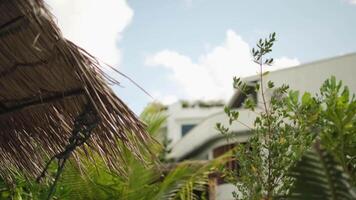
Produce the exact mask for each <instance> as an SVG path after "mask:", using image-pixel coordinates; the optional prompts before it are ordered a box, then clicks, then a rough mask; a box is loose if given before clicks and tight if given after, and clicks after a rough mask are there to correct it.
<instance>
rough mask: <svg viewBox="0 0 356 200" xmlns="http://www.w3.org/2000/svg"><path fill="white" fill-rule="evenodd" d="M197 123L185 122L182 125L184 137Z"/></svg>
mask: <svg viewBox="0 0 356 200" xmlns="http://www.w3.org/2000/svg"><path fill="white" fill-rule="evenodd" d="M194 126H195V124H183V125H182V137H183V136H185V135H186V134H187V133H188V132H189V131H190V130H192V128H194Z"/></svg>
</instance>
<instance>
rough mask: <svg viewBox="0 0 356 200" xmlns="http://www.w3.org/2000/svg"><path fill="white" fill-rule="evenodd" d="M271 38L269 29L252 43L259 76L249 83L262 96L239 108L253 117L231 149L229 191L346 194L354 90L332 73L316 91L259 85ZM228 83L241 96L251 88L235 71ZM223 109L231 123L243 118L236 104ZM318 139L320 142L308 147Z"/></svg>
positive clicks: (355, 163)
mask: <svg viewBox="0 0 356 200" xmlns="http://www.w3.org/2000/svg"><path fill="white" fill-rule="evenodd" d="M274 42H275V34H274V33H273V34H270V36H269V37H268V38H266V39H264V40H262V39H260V40H259V42H258V43H257V48H256V49H255V48H253V49H252V55H253V58H254V62H255V63H257V64H259V65H260V72H259V77H260V80H259V83H257V84H256V85H255V86H254V87H253V89H254V91H255V92H256V93H257V92H259V94H260V97H261V102H257V104H254V102H252V101H251V99H247V100H245V102H244V105H245V106H244V108H245V109H248V110H250V111H251V112H255V113H256V114H257V117H256V119H255V121H254V126H253V127H249V128H250V130H251V133H252V136H251V137H250V139H249V140H248V142H247V144H244V145H239V146H238V148H237V149H236V152H235V158H236V160H237V161H238V163H239V171H238V172H235V173H230V174H229V175H230V180H232V182H233V183H234V184H235V185H236V187H237V192H235V193H234V197H235V198H236V199H248V200H251V199H256V200H260V199H268V200H269V199H279V198H281V197H286V196H288V195H289V194H291V193H292V196H290V198H292V197H293V198H296V199H318V198H319V197H320V199H338V198H339V197H340V195H341V193H342V195H344V197H345V199H351V196H352V190H351V189H350V188H351V187H355V183H356V181H355V180H356V179H355V169H356V101H355V96H354V95H353V96H352V97H351V96H350V92H349V90H348V88H347V87H343V86H342V82H341V81H339V82H337V81H336V78H335V77H331V78H330V79H328V80H326V81H325V83H324V84H323V85H322V87H321V89H320V95H319V96H315V97H313V96H312V95H311V94H310V93H308V92H306V93H304V94H302V95H300V93H299V92H298V91H292V90H289V87H288V86H287V85H282V86H279V87H276V86H275V84H274V83H273V82H272V81H268V82H267V84H266V86H264V84H265V83H266V81H265V80H264V78H265V76H267V75H268V71H266V72H265V70H264V68H265V67H266V66H269V65H272V64H273V58H267V59H265V58H264V57H265V56H266V55H267V54H268V53H270V52H271V51H272V46H273V44H274ZM233 86H234V88H236V89H239V91H240V92H241V94H244V95H246V96H248V94H249V93H250V92H251V91H250V90H249V89H250V88H251V87H249V86H248V85H247V83H244V81H243V80H242V79H241V78H237V77H234V79H233ZM267 91H270V92H269V93H272V95H271V96H269V95H267V94H268V93H267ZM225 113H226V114H227V116H228V117H229V119H230V120H229V122H230V123H229V124H230V125H231V124H232V123H234V122H237V123H241V124H243V122H240V121H239V119H238V117H239V112H238V110H232V109H230V108H225ZM217 129H218V130H219V131H220V132H221V133H223V134H224V135H229V133H230V130H229V128H228V127H224V126H223V125H222V124H220V123H218V124H217ZM319 140H320V145H321V146H322V147H321V148H319V149H315V148H313V149H312V150H310V151H307V150H308V149H310V147H311V145H312V144H313V143H315V141H319ZM306 151H307V152H306ZM295 165H297V167H296V168H295ZM292 169H293V170H294V171H293V173H292V174H293V175H291V173H290V172H291V170H292ZM345 177H349V178H348V179H345ZM305 182H307V184H304V183H305ZM308 184H310V185H308ZM318 191H320V194H318ZM327 195H331V197H334V198H329V196H327ZM342 195H341V196H342ZM314 197H315V198H314ZM346 197H347V198H346ZM349 197H350V198H349Z"/></svg>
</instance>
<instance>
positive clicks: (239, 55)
mask: <svg viewBox="0 0 356 200" xmlns="http://www.w3.org/2000/svg"><path fill="white" fill-rule="evenodd" d="M298 64H299V61H298V60H297V59H295V58H294V59H290V58H287V57H282V58H277V59H275V65H274V66H272V67H269V69H268V70H275V69H278V68H282V67H288V66H295V65H298ZM146 65H149V66H160V67H165V68H167V69H169V70H170V71H171V72H172V73H171V77H170V78H171V79H172V80H173V81H175V82H176V83H177V85H178V86H179V87H180V89H182V90H183V92H184V94H185V96H183V97H180V98H188V99H192V100H196V99H204V100H209V99H228V98H230V97H231V95H232V92H233V90H232V77H233V76H239V77H245V76H249V75H254V74H256V72H257V71H258V66H257V65H256V64H255V63H254V62H253V61H252V57H251V53H250V46H249V45H248V44H247V43H246V42H245V41H244V40H243V39H242V38H241V37H240V36H239V35H237V34H236V33H235V32H234V31H232V30H228V31H227V33H226V39H225V41H224V43H223V44H221V45H219V46H216V47H214V48H212V50H210V51H209V52H207V53H205V54H202V55H201V56H199V58H198V61H197V62H193V61H192V59H191V58H190V57H188V56H186V55H182V54H180V53H178V52H175V51H173V50H163V51H160V52H157V53H155V54H153V55H151V56H148V57H147V58H146Z"/></svg>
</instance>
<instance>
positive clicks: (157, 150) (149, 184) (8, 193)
mask: <svg viewBox="0 0 356 200" xmlns="http://www.w3.org/2000/svg"><path fill="white" fill-rule="evenodd" d="M162 110H163V107H162V106H160V105H159V104H151V105H149V106H148V107H147V108H146V109H145V110H144V111H143V113H142V114H141V119H142V120H143V121H144V122H145V123H146V125H147V130H148V132H149V133H150V134H151V135H152V136H157V134H158V133H159V131H160V130H161V128H162V125H163V124H164V123H165V120H166V116H165V115H164V114H163V113H162ZM118 145H119V144H118ZM151 151H152V153H153V154H156V155H161V154H162V152H164V151H166V150H164V148H162V147H160V145H159V144H158V143H156V142H153V143H152V144H151ZM123 155H125V158H124V159H123V160H125V167H124V169H125V173H126V176H122V175H121V174H117V173H115V172H114V171H112V170H109V169H108V168H107V167H106V165H105V163H104V161H103V159H101V158H100V157H98V156H97V157H95V162H92V161H89V160H86V159H83V161H82V165H84V166H85V167H83V168H82V167H81V166H78V165H77V164H75V163H76V162H70V163H68V165H67V166H66V168H65V170H64V172H63V174H62V177H61V179H60V180H59V182H58V185H57V189H56V192H55V194H54V196H53V199H61V200H62V199H64V200H65V199H78V200H80V199H85V200H90V199H103V200H105V199H108V200H109V199H110V200H111V199H124V200H160V199H162V200H163V199H164V200H166V199H172V200H173V199H175V200H176V199H179V200H195V199H204V198H205V197H206V190H207V187H208V175H209V174H210V173H211V172H212V171H213V170H217V169H219V168H220V167H221V166H223V164H224V163H225V162H226V160H227V159H226V157H225V156H222V157H220V158H218V159H216V160H214V161H212V162H194V161H190V162H188V161H187V162H183V163H156V162H152V163H145V164H144V163H142V161H139V160H137V159H136V158H135V156H134V155H133V154H132V153H131V152H130V151H129V150H128V149H126V150H125V152H124V154H123ZM147 156H149V155H147ZM83 157H84V155H83ZM92 163H95V165H93V164H92ZM54 172H55V170H54V168H53V170H51V169H50V173H54ZM0 183H1V184H0V194H1V196H0V199H14V200H20V199H28V200H32V199H45V198H46V197H47V193H48V190H49V186H48V185H46V184H45V183H44V184H37V183H35V182H34V181H29V180H26V179H25V178H24V177H23V176H20V175H19V177H17V179H15V183H14V186H13V187H9V186H8V185H6V184H4V182H1V181H0Z"/></svg>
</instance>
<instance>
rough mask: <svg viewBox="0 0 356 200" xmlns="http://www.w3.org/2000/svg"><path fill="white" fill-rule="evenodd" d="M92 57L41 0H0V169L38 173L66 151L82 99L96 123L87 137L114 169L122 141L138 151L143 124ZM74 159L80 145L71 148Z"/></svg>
mask: <svg viewBox="0 0 356 200" xmlns="http://www.w3.org/2000/svg"><path fill="white" fill-rule="evenodd" d="M111 81H113V80H112V79H110V78H108V76H106V75H105V73H104V72H103V71H102V70H101V69H100V66H99V64H98V62H97V60H96V59H95V58H93V57H92V56H91V55H89V54H88V53H87V52H85V51H84V50H83V49H81V48H79V47H78V46H76V45H75V44H73V43H72V42H70V41H68V40H66V39H65V38H63V37H62V35H61V32H60V30H59V29H58V27H57V26H56V24H55V23H54V21H53V16H52V15H51V14H50V13H49V11H48V10H47V9H46V6H45V5H44V2H43V0H1V1H0V175H2V176H4V177H6V176H9V172H11V171H12V170H20V171H23V172H25V173H26V174H28V175H31V176H34V177H35V176H38V175H39V174H40V173H41V171H42V170H43V168H44V165H45V161H46V160H48V159H49V158H50V157H52V156H53V155H55V154H57V153H59V152H61V151H63V148H64V147H65V145H66V144H67V143H68V139H69V138H70V136H71V132H72V128H73V125H74V120H75V118H76V117H77V116H78V115H79V114H80V113H81V112H82V111H83V109H84V107H85V106H86V105H87V104H89V103H90V104H91V105H93V106H94V108H95V110H96V113H97V114H98V116H99V118H100V123H99V124H98V126H97V127H96V128H95V129H94V131H93V134H92V135H91V138H90V140H89V141H88V143H87V145H84V146H83V147H82V151H84V152H85V148H88V147H90V148H91V149H93V150H94V151H95V152H97V153H98V154H99V155H100V156H102V157H104V158H105V161H106V162H107V164H108V166H110V167H112V168H114V169H119V168H120V162H119V161H120V158H121V155H122V153H121V152H122V151H123V149H122V146H120V145H118V143H121V144H123V145H124V146H126V147H127V148H128V149H129V150H131V151H132V152H134V153H136V155H137V156H138V157H141V155H143V153H145V152H147V151H148V150H147V149H148V148H147V146H146V144H147V142H148V141H149V140H150V137H149V136H148V134H146V132H145V130H144V125H143V124H142V123H141V122H140V121H139V120H138V119H137V117H136V116H135V115H134V114H133V113H132V112H131V111H130V109H129V108H128V107H127V106H126V105H125V104H124V103H123V102H122V101H121V100H120V99H119V98H118V97H117V96H115V95H114V93H113V91H112V90H111V89H110V88H109V87H108V83H110V82H111ZM74 157H75V158H77V159H78V152H76V153H75V154H74Z"/></svg>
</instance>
